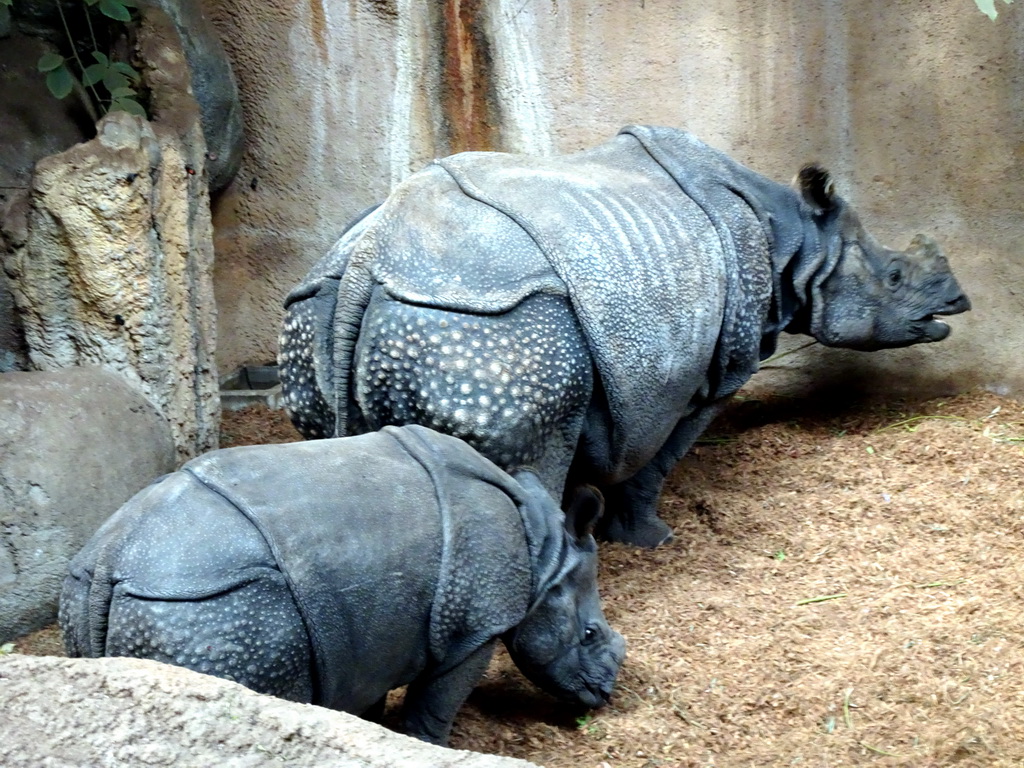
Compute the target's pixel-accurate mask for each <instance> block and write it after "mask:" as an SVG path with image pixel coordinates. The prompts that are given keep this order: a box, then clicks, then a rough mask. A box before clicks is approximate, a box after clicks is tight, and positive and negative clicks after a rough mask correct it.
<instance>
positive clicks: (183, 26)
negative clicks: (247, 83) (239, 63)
mask: <svg viewBox="0 0 1024 768" xmlns="http://www.w3.org/2000/svg"><path fill="white" fill-rule="evenodd" d="M146 4H147V5H151V6H154V7H157V8H159V9H160V10H162V11H163V12H164V13H165V14H167V16H168V17H170V19H171V21H172V22H173V24H174V29H175V30H176V31H177V34H178V35H179V36H180V39H181V47H182V49H183V52H184V54H185V59H186V61H187V62H188V72H189V76H190V79H191V83H192V94H193V95H194V96H195V100H196V103H197V104H198V105H199V113H200V117H201V120H202V126H203V136H204V137H205V139H206V148H207V153H208V154H207V158H206V170H207V177H208V179H209V183H210V191H211V192H216V191H218V190H220V189H223V188H224V187H225V186H227V185H228V183H230V181H231V179H233V178H234V176H235V174H236V173H237V172H238V167H239V165H240V164H241V162H242V149H243V136H242V107H241V103H240V102H239V98H238V84H237V83H236V82H235V76H234V73H233V72H232V71H231V62H230V61H228V57H227V54H226V53H225V51H224V46H223V45H222V44H221V42H220V38H219V37H217V31H216V30H215V29H214V27H213V24H212V23H211V21H210V19H209V18H208V17H207V15H206V13H205V12H204V11H203V9H202V7H201V6H202V3H200V2H199V0H148V1H147V2H146ZM157 71H159V70H157Z"/></svg>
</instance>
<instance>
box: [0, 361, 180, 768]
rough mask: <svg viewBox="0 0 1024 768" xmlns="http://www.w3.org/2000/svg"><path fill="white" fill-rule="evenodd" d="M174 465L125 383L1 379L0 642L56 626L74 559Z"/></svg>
mask: <svg viewBox="0 0 1024 768" xmlns="http://www.w3.org/2000/svg"><path fill="white" fill-rule="evenodd" d="M174 467H175V459H174V446H173V443H172V441H171V436H170V430H169V429H168V426H167V424H166V422H165V421H164V420H163V419H162V418H161V417H160V416H159V415H158V414H157V413H156V411H155V410H154V408H153V407H152V406H151V405H150V404H149V403H148V402H147V400H146V398H145V397H143V396H142V395H141V394H140V393H139V392H137V391H135V390H134V389H133V388H132V387H131V386H129V385H128V383H127V382H126V381H125V380H124V379H123V378H122V377H120V376H118V375H116V374H113V373H109V372H106V371H102V370H100V369H98V368H69V369H67V370H64V371H59V372H53V373H42V372H28V373H26V372H13V373H4V374H0V643H2V642H4V641H5V640H9V639H11V638H14V637H17V636H19V635H22V634H25V633H26V632H31V631H32V630H34V629H38V628H39V627H42V626H45V625H46V624H49V623H50V622H52V621H54V620H55V618H56V616H57V598H58V596H59V595H60V589H61V584H62V583H63V581H64V577H65V575H66V574H67V571H68V563H69V562H70V560H71V558H72V557H73V556H74V555H75V554H77V553H78V550H79V549H81V548H82V546H83V545H84V544H85V542H86V541H87V540H88V539H89V537H90V536H92V534H93V533H94V532H95V530H96V529H97V528H98V527H99V526H100V524H101V523H102V522H103V521H104V520H106V518H107V517H109V516H110V515H111V514H112V513H113V512H114V511H115V510H116V509H117V508H118V507H120V506H121V505H122V504H123V503H124V502H125V501H127V500H128V499H129V498H130V497H131V496H132V495H134V494H135V493H136V492H137V491H138V490H139V489H141V488H143V487H145V486H146V485H148V484H149V483H150V482H151V481H152V480H153V479H154V478H156V477H158V476H160V475H163V474H165V473H167V472H170V471H172V470H173V469H174ZM2 762H3V761H0V764H2Z"/></svg>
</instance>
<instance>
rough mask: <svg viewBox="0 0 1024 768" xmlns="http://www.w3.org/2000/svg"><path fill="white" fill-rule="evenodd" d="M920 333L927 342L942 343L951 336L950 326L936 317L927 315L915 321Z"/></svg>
mask: <svg viewBox="0 0 1024 768" xmlns="http://www.w3.org/2000/svg"><path fill="white" fill-rule="evenodd" d="M914 325H916V326H917V329H918V331H919V332H920V334H921V337H922V338H923V339H926V340H927V341H942V340H943V339H944V338H946V337H947V336H949V331H950V328H949V325H947V324H946V323H944V322H943V321H942V320H938V319H936V317H935V315H925V316H924V317H922V318H921V319H920V320H917V321H915V323H914Z"/></svg>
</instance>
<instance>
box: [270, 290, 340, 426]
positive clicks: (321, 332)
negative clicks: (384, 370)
mask: <svg viewBox="0 0 1024 768" xmlns="http://www.w3.org/2000/svg"><path fill="white" fill-rule="evenodd" d="M333 318H334V293H333V291H332V290H321V292H320V293H318V294H316V295H315V296H311V297H310V298H308V299H303V300H301V301H296V302H295V303H293V304H292V305H291V306H289V307H288V311H287V313H286V314H285V318H284V323H283V324H282V326H281V337H280V339H279V340H278V347H279V351H278V355H277V363H278V367H279V372H280V376H281V394H282V396H283V398H284V405H285V408H286V409H287V411H288V415H289V416H290V417H291V420H292V424H294V425H295V428H296V429H297V430H298V431H299V432H300V433H302V436H303V437H305V438H308V439H316V438H320V437H331V436H332V435H333V434H334V422H335V415H334V408H333V407H332V406H331V405H330V403H329V402H328V399H327V396H326V395H325V393H324V392H323V391H321V389H320V386H319V383H318V381H317V370H318V366H317V364H318V363H319V369H320V370H322V371H326V372H328V375H329V373H330V372H331V371H333V367H332V364H331V360H330V349H329V340H330V336H331V334H332V332H333V331H332V328H331V321H332V320H333Z"/></svg>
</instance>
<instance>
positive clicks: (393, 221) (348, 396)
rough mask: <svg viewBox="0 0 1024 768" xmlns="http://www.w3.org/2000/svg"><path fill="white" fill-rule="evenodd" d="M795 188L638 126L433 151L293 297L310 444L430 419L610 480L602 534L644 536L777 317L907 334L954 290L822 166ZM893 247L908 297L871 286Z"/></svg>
mask: <svg viewBox="0 0 1024 768" xmlns="http://www.w3.org/2000/svg"><path fill="white" fill-rule="evenodd" d="M802 183H803V184H804V189H802V190H801V191H794V190H792V189H790V188H788V187H785V186H783V185H780V184H777V183H775V182H772V181H770V180H769V179H766V178H764V177H762V176H760V175H758V174H756V173H754V172H752V171H750V170H749V169H746V168H744V167H742V166H740V165H739V164H737V163H735V162H734V161H732V160H731V159H729V158H728V157H726V156H725V155H723V154H722V153H720V152H717V151H716V150H714V149H712V148H710V147H708V146H707V145H705V144H703V143H702V142H700V141H699V140H697V139H696V138H695V137H693V136H691V135H690V134H687V133H684V132H682V131H677V130H673V129H669V128H654V127H647V126H630V127H627V128H625V129H623V131H622V132H621V133H620V134H619V135H618V136H617V137H616V138H614V139H613V140H611V141H609V142H608V143H606V144H604V145H601V146H599V147H596V148H594V149H590V150H586V151H584V152H580V153H578V154H575V155H569V156H564V157H552V158H536V157H526V156H516V155H505V154H498V153H465V154H461V155H455V156H453V157H450V158H445V159H442V160H438V161H436V162H435V163H434V164H432V165H431V166H430V167H428V168H427V169H425V170H424V171H422V172H420V173H418V174H416V175H414V176H413V177H411V178H410V179H408V180H407V181H406V182H404V183H403V184H401V185H399V187H397V188H396V189H395V191H394V192H393V193H392V194H391V196H389V198H388V199H387V200H386V201H385V203H384V204H383V205H382V206H381V207H380V208H378V209H377V210H375V211H372V212H371V213H369V214H368V215H366V216H365V217H364V218H363V219H362V220H360V221H358V222H357V223H356V224H355V225H353V226H352V227H351V228H350V230H349V231H348V232H346V233H345V234H344V235H343V236H342V238H341V239H340V240H339V242H338V243H337V244H336V245H335V246H334V248H333V249H332V250H331V251H330V253H328V254H327V256H326V257H325V258H324V259H323V260H322V261H321V263H320V264H318V265H317V266H316V267H315V268H314V269H313V270H312V272H311V273H310V275H309V276H308V278H307V280H306V282H304V283H303V284H302V285H300V286H299V287H297V288H296V289H295V290H294V291H293V292H292V293H291V295H290V296H289V298H288V300H287V302H286V306H287V308H288V314H287V316H286V318H285V323H284V328H283V330H282V335H281V350H280V356H279V360H280V364H281V369H282V374H281V375H282V380H283V383H284V393H285V398H286V405H287V407H288V408H289V411H290V413H291V415H292V418H293V421H294V422H295V424H296V426H297V427H298V428H299V430H300V431H302V433H303V434H304V435H306V436H307V437H325V436H331V435H342V434H348V433H354V432H360V431H364V430H368V429H370V430H372V429H376V428H379V427H380V426H382V425H384V424H402V423H410V422H412V423H422V424H426V425H428V426H431V427H433V428H435V429H438V430H440V431H444V432H449V433H451V434H454V435H457V436H459V437H462V438H463V439H465V440H467V441H469V442H470V443H471V444H472V445H473V446H474V447H476V448H478V449H479V450H480V451H481V452H482V453H484V454H485V455H486V456H488V457H489V458H491V459H492V460H494V461H495V462H497V463H498V464H499V465H500V466H505V467H509V466H517V465H522V464H529V465H532V466H536V467H537V468H538V471H539V473H540V474H541V476H542V477H543V478H544V480H545V482H546V483H547V485H548V488H549V490H551V491H552V492H553V493H556V494H557V493H560V492H561V491H562V489H563V487H564V486H565V484H566V481H567V478H569V481H570V483H574V482H576V481H582V482H588V483H594V484H597V485H599V486H601V487H602V490H603V491H604V492H605V496H606V498H607V499H608V501H609V507H610V509H611V511H612V513H613V514H612V516H611V519H610V527H609V531H608V532H609V535H611V536H612V537H613V538H618V539H622V540H625V541H631V542H633V543H637V544H644V545H654V544H657V543H659V542H660V541H662V540H664V539H665V538H666V536H667V535H669V533H670V532H669V531H668V528H667V526H665V525H664V524H663V523H661V521H659V520H657V519H656V517H655V509H656V504H657V499H658V495H659V493H660V488H661V484H662V482H663V479H664V476H665V474H666V473H667V472H668V471H669V470H670V469H671V467H672V466H673V465H674V463H675V461H677V460H678V459H679V458H680V457H681V456H682V455H683V454H684V453H685V452H686V450H688V449H689V447H690V446H691V445H692V444H693V441H694V440H695V439H696V438H697V436H698V435H699V434H700V433H701V432H702V431H703V430H704V428H706V426H707V425H708V423H709V422H710V421H711V419H712V418H713V417H714V415H716V414H717V413H718V412H719V411H720V409H721V407H722V405H723V404H724V402H725V401H726V400H727V398H728V397H730V396H731V395H732V394H733V393H735V392H736V390H737V389H739V387H740V386H742V385H743V383H745V382H746V381H747V380H748V379H749V378H750V376H751V375H753V373H754V372H755V371H756V370H757V368H758V365H759V362H760V360H762V359H764V358H765V357H767V356H768V355H770V354H771V353H772V351H773V350H774V349H775V344H776V338H777V336H778V334H779V333H780V332H782V331H783V330H786V331H790V332H801V333H810V334H812V335H814V336H815V337H816V338H819V339H820V340H822V341H823V342H824V343H827V344H832V345H835V346H849V347H853V348H859V349H874V348H880V347H887V346H890V347H891V346H902V345H905V344H909V343H916V342H917V341H932V340H938V339H939V338H942V337H944V335H945V333H948V327H946V326H945V325H943V324H941V323H938V322H936V321H933V319H932V317H931V316H932V315H933V314H953V313H955V312H959V311H964V310H965V309H966V308H967V307H968V306H969V303H968V302H967V300H966V297H964V296H963V295H962V291H960V288H959V286H958V285H957V284H956V281H955V279H954V278H953V277H952V275H951V273H949V270H948V265H947V264H946V262H945V259H944V258H943V257H942V256H941V254H940V253H939V252H938V249H937V247H936V246H935V245H934V243H932V242H931V241H929V240H927V239H921V240H920V241H915V244H913V245H912V248H911V250H910V251H908V252H907V253H905V254H901V253H897V252H893V251H887V250H886V249H883V248H880V247H878V246H877V245H875V244H874V243H873V241H871V240H870V237H869V236H868V235H867V234H866V233H864V232H863V230H862V229H861V227H860V224H859V221H858V220H857V219H856V216H855V214H853V212H852V211H849V210H848V208H847V207H846V206H845V204H844V203H843V202H842V201H841V200H840V199H838V198H835V197H834V196H833V194H832V191H831V182H830V181H829V180H828V177H827V174H824V173H821V174H818V175H814V174H812V175H810V176H808V177H807V178H806V179H804V181H803V182H802ZM901 259H902V261H900V260H901ZM903 262H906V263H905V265H904V271H905V273H906V274H907V275H910V276H911V277H912V278H913V279H912V280H911V279H910V278H908V280H907V283H908V285H910V287H909V288H907V289H906V290H903V289H902V288H901V289H900V290H901V291H902V293H901V292H898V291H897V290H896V288H893V289H892V290H890V289H889V288H887V287H885V286H884V285H883V280H884V275H885V274H886V271H887V270H889V269H890V268H891V265H892V264H895V263H903ZM911 283H912V284H911ZM919 299H920V300H919ZM943 329H945V330H943Z"/></svg>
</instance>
